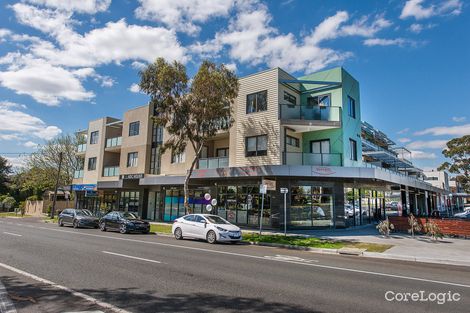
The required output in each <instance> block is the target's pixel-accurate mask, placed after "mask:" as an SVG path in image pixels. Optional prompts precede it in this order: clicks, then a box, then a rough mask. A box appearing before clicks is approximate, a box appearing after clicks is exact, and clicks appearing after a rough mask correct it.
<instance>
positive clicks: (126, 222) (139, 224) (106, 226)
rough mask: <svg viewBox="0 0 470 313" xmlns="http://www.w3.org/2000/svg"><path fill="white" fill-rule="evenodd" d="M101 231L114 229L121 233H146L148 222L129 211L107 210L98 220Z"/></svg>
mask: <svg viewBox="0 0 470 313" xmlns="http://www.w3.org/2000/svg"><path fill="white" fill-rule="evenodd" d="M100 229H101V230H102V231H107V230H114V231H119V232H120V233H121V234H125V233H131V232H138V233H143V234H148V233H149V232H150V223H149V222H146V221H143V220H141V219H140V218H139V217H138V216H137V215H136V214H134V213H131V212H115V211H113V212H109V213H108V214H106V215H105V216H103V217H102V218H101V220H100Z"/></svg>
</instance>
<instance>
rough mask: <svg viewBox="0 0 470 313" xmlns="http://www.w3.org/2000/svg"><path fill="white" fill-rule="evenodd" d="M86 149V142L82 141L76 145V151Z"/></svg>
mask: <svg viewBox="0 0 470 313" xmlns="http://www.w3.org/2000/svg"><path fill="white" fill-rule="evenodd" d="M85 151H86V143H82V144H80V145H78V146H77V152H79V153H80V152H85Z"/></svg>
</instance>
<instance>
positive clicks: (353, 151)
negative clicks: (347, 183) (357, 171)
mask: <svg viewBox="0 0 470 313" xmlns="http://www.w3.org/2000/svg"><path fill="white" fill-rule="evenodd" d="M349 159H350V160H353V161H357V142H356V140H353V139H349Z"/></svg>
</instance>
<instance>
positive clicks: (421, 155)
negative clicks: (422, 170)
mask: <svg viewBox="0 0 470 313" xmlns="http://www.w3.org/2000/svg"><path fill="white" fill-rule="evenodd" d="M411 157H412V158H413V159H421V160H422V159H428V160H431V159H435V158H437V156H436V154H435V153H434V152H424V151H420V150H411Z"/></svg>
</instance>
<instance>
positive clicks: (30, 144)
mask: <svg viewBox="0 0 470 313" xmlns="http://www.w3.org/2000/svg"><path fill="white" fill-rule="evenodd" d="M38 145H39V144H37V143H35V142H33V141H26V142H25V143H23V146H25V147H26V148H37V147H38Z"/></svg>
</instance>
